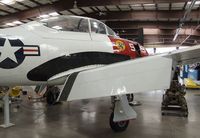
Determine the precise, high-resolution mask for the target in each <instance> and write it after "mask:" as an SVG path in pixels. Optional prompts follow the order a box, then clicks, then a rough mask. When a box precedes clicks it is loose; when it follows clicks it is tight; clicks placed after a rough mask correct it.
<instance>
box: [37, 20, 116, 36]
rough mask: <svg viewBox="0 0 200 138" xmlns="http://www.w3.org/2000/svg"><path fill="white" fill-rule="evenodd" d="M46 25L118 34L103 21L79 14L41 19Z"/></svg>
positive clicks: (60, 28)
mask: <svg viewBox="0 0 200 138" xmlns="http://www.w3.org/2000/svg"><path fill="white" fill-rule="evenodd" d="M40 22H42V23H43V24H44V25H45V26H47V27H49V28H52V29H56V30H60V31H72V32H82V33H89V32H90V33H97V34H107V35H112V36H116V34H115V32H114V31H113V30H112V29H111V28H109V27H108V26H106V25H105V24H103V23H102V22H100V21H98V20H95V19H90V18H84V17H78V16H57V17H52V18H49V19H42V20H40Z"/></svg>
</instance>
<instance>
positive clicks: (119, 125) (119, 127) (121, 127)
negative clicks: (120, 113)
mask: <svg viewBox="0 0 200 138" xmlns="http://www.w3.org/2000/svg"><path fill="white" fill-rule="evenodd" d="M113 118H114V113H113V112H112V113H111V115H110V127H111V128H112V130H113V131H115V132H122V131H125V130H126V129H127V127H128V125H129V120H125V121H120V122H114V121H113Z"/></svg>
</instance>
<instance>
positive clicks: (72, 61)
mask: <svg viewBox="0 0 200 138" xmlns="http://www.w3.org/2000/svg"><path fill="white" fill-rule="evenodd" d="M88 20H89V19H88ZM118 43H122V47H121V48H120V47H119V46H120V45H119V46H116V45H117V44H118ZM134 44H135V42H132V41H129V40H124V39H121V38H119V37H116V36H108V35H105V34H96V33H91V32H72V31H59V30H55V29H51V28H48V27H46V26H44V25H43V24H42V23H40V22H36V21H34V22H30V23H28V24H24V25H21V26H18V27H13V28H7V29H1V30H0V52H1V56H0V78H1V79H0V86H13V85H36V84H45V83H48V81H49V80H50V79H51V78H52V77H54V76H56V75H58V74H60V73H63V72H66V71H71V70H73V69H78V68H81V67H86V68H87V67H88V68H89V67H90V66H91V65H98V64H110V63H114V62H119V61H121V60H122V61H124V60H127V57H129V58H130V59H131V58H135V57H136V53H135V49H134V47H133V45H134ZM140 48H141V46H140ZM141 53H142V54H141V55H142V56H146V55H148V53H147V52H146V50H145V49H141ZM113 54H114V55H115V56H116V57H117V58H116V59H115V56H113ZM123 56H124V57H123ZM57 83H61V84H62V83H63V80H62V81H58V82H57Z"/></svg>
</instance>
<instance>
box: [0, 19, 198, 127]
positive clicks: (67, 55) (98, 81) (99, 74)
mask: <svg viewBox="0 0 200 138" xmlns="http://www.w3.org/2000/svg"><path fill="white" fill-rule="evenodd" d="M0 52H1V56H0V77H1V78H3V79H1V80H0V86H2V87H3V86H6V87H9V88H11V87H12V86H15V85H40V84H43V85H48V86H50V87H48V90H47V99H48V101H49V103H54V102H56V101H71V100H77V99H87V98H96V97H104V96H114V101H113V109H112V113H111V116H110V126H111V128H112V129H113V130H114V131H123V130H125V129H126V128H127V126H128V124H129V120H130V119H134V118H136V113H135V111H134V110H133V109H132V108H131V107H130V106H129V104H128V101H127V97H126V94H130V93H137V92H144V91H150V90H156V89H167V88H169V85H170V80H171V76H172V75H173V72H174V69H175V67H176V65H177V64H179V63H190V62H196V61H197V60H198V59H199V52H200V50H199V47H192V48H190V49H184V50H179V51H175V52H171V53H167V54H163V55H156V56H148V53H147V51H146V50H145V48H144V47H143V46H141V45H140V44H139V43H137V42H133V41H129V40H125V39H121V38H119V37H118V36H116V35H115V33H114V32H113V31H112V29H110V28H109V27H108V26H106V25H105V24H104V23H102V22H100V21H98V20H95V19H91V18H86V17H77V16H57V17H51V18H48V19H43V20H40V21H33V22H30V23H28V24H24V25H21V26H18V27H13V28H7V29H2V30H0ZM138 57H144V58H138ZM136 58H138V59H136ZM130 59H136V60H130ZM122 61H123V62H122ZM105 65H107V66H105ZM161 76H162V77H161ZM57 85H62V87H61V89H60V90H59V89H58V88H57V87H56V86H57ZM9 90H10V89H9ZM9 90H8V91H9Z"/></svg>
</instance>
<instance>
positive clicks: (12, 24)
mask: <svg viewBox="0 0 200 138" xmlns="http://www.w3.org/2000/svg"><path fill="white" fill-rule="evenodd" d="M5 25H6V26H15V24H14V23H6V24H5Z"/></svg>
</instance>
